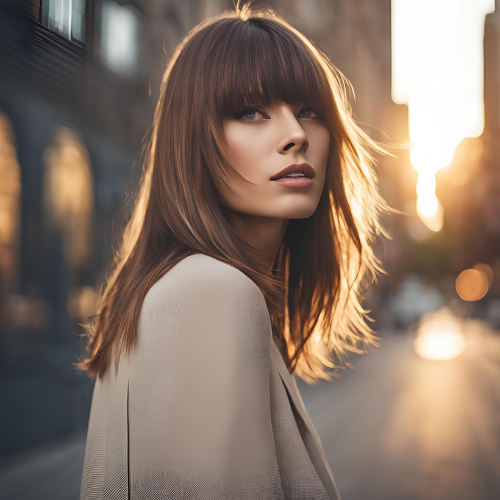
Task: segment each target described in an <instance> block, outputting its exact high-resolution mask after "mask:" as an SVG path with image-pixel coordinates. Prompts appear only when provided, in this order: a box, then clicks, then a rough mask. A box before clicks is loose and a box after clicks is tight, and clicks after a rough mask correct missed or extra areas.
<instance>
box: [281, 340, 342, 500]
mask: <svg viewBox="0 0 500 500" xmlns="http://www.w3.org/2000/svg"><path fill="white" fill-rule="evenodd" d="M276 342H281V341H280V339H279V337H278V336H277V334H276V333H275V332H274V331H273V342H271V354H272V357H273V359H274V362H275V364H276V367H277V368H278V371H279V374H280V376H281V379H282V380H283V383H284V385H285V387H286V389H287V391H288V394H289V395H290V398H291V400H292V402H293V404H294V405H295V408H296V409H297V412H298V413H299V415H300V416H301V417H302V420H303V422H304V424H305V426H306V432H305V434H304V436H303V439H304V444H305V446H306V448H307V452H308V453H309V456H310V458H311V461H312V463H313V465H314V467H315V468H316V471H317V472H318V475H319V477H320V479H321V481H322V482H323V484H324V486H325V489H326V490H327V492H328V495H329V496H330V499H331V500H339V499H340V496H339V494H338V491H337V487H336V485H335V481H334V479H333V476H332V473H331V470H330V467H329V465H328V461H327V459H326V456H325V452H324V451H323V447H322V446H321V441H320V439H319V436H318V433H317V432H316V429H315V427H314V425H313V423H312V421H311V419H310V417H309V415H308V413H307V411H306V408H305V406H304V403H303V401H302V398H301V396H300V393H299V390H298V387H297V384H296V382H295V380H294V379H293V378H292V376H291V375H290V372H289V371H288V368H287V367H286V365H285V361H284V360H283V357H282V355H281V353H280V351H279V349H278V347H277V345H276Z"/></svg>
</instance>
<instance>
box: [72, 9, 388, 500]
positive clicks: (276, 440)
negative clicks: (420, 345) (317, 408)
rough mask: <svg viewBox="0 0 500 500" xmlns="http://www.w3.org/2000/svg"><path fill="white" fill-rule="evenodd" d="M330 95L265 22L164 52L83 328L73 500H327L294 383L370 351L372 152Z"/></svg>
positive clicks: (320, 68)
mask: <svg viewBox="0 0 500 500" xmlns="http://www.w3.org/2000/svg"><path fill="white" fill-rule="evenodd" d="M344 83H345V82H344V81H343V80H342V77H341V75H340V73H339V72H338V71H336V70H335V68H334V67H333V65H332V64H331V63H330V62H329V61H328V59H327V57H326V56H325V55H324V54H323V53H322V52H321V51H319V50H318V49H317V48H315V46H314V45H313V44H312V43H311V42H310V41H309V40H308V39H307V38H306V37H305V36H304V35H302V34H301V33H299V32H298V31H297V30H295V29H294V28H292V27H291V26H290V25H289V24H287V23H286V22H285V21H284V20H283V19H282V18H280V17H278V16H277V15H276V14H275V13H274V12H273V11H271V10H252V9H251V8H250V7H248V6H244V7H241V8H240V7H239V6H237V7H236V10H235V11H227V12H225V13H223V14H221V15H219V16H216V17H214V18H212V19H208V20H206V21H204V22H202V23H201V24H200V25H198V26H196V27H195V28H194V29H193V30H192V31H191V32H190V33H189V34H188V35H187V37H186V38H185V39H184V40H183V41H182V42H181V44H180V45H179V46H178V47H177V49H176V51H175V53H174V54H173V57H172V58H171V61H170V63H169V65H168V67H167V69H166V71H165V75H164V78H163V82H162V88H161V95H160V98H159V101H158V105H157V108H156V112H155V118H154V125H153V127H152V129H151V137H150V141H149V142H148V143H147V144H148V147H147V148H146V150H145V153H146V155H145V162H144V172H143V175H142V178H141V182H140V185H139V187H138V192H137V196H136V197H135V198H134V204H135V205H134V210H133V213H132V216H131V218H130V220H129V222H128V224H127V226H126V228H125V231H124V236H123V241H122V243H121V249H120V251H119V252H118V253H117V254H116V256H115V259H114V261H113V263H112V265H111V267H110V269H109V271H108V273H107V274H106V277H105V279H104V280H103V281H102V282H101V285H100V296H101V301H100V306H99V310H98V314H97V315H96V317H95V318H94V321H93V322H92V323H91V324H90V325H87V328H88V332H87V333H88V335H89V339H88V350H89V352H90V356H89V357H88V359H86V360H84V361H83V362H81V363H80V364H79V367H80V368H81V369H84V370H86V371H87V372H88V373H89V374H90V375H92V376H96V385H95V389H94V394H93V401H92V409H91V414H90V422H89V431H88V438H87V449H86V456H85V465H84V471H83V481H82V489H81V498H82V499H102V498H134V499H159V498H190V499H191V498H197V499H198V498H210V499H243V498H259V499H275V498H276V499H278V498H279V499H302V500H304V499H338V498H339V495H338V492H337V489H336V487H335V483H334V480H333V477H332V473H331V471H330V468H329V466H328V463H327V460H326V458H325V455H324V452H323V449H322V446H321V443H320V441H319V438H318V435H317V433H316V431H315V429H314V426H313V424H312V422H311V420H310V418H309V416H308V415H307V412H306V410H305V408H304V406H303V403H302V400H301V398H300V394H299V392H298V389H297V386H296V384H295V380H294V379H293V378H292V375H293V374H297V375H298V376H300V377H301V378H303V379H304V380H306V381H308V382H313V381H314V380H317V379H319V378H325V379H331V377H330V374H328V373H327V372H326V370H325V368H327V367H329V368H333V369H335V370H337V369H338V368H343V367H344V366H343V365H344V364H345V358H347V353H348V352H349V351H351V352H363V348H364V347H366V346H367V345H369V344H374V345H376V337H375V336H374V334H373V332H372V330H371V329H370V328H369V327H368V326H367V325H366V324H365V322H364V316H365V314H366V313H367V312H368V311H365V310H363V309H362V307H361V305H360V298H361V291H362V289H361V285H362V283H363V282H364V280H365V279H366V278H367V277H370V276H371V278H372V279H373V278H374V277H375V275H376V271H381V269H380V267H379V262H378V261H377V259H376V257H375V256H374V253H373V251H372V244H373V240H374V237H375V236H376V234H380V233H381V232H383V231H382V229H381V228H380V226H379V223H378V216H379V214H380V212H381V211H383V210H388V209H389V207H388V206H387V205H386V204H385V203H384V201H383V200H382V198H381V197H380V195H379V194H378V191H377V188H376V177H375V174H374V171H373V158H372V155H373V153H374V152H381V153H383V152H384V150H383V149H382V147H380V146H379V145H378V144H376V143H375V142H373V141H372V140H371V139H370V138H369V137H368V136H367V135H365V133H364V132H363V131H362V130H361V129H360V128H359V127H358V126H357V125H356V124H355V122H354V121H353V119H352V118H351V116H350V113H349V109H348V104H347V99H346V96H345V95H344V93H343V91H342V89H343V85H344ZM332 354H333V357H334V359H333V358H332V357H331V356H332Z"/></svg>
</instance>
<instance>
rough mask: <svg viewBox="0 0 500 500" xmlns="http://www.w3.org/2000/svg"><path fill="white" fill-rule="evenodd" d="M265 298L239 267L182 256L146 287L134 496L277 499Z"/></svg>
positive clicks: (132, 434)
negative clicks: (183, 257) (148, 290)
mask: <svg viewBox="0 0 500 500" xmlns="http://www.w3.org/2000/svg"><path fill="white" fill-rule="evenodd" d="M270 342H271V329H270V323H269V316H268V313H267V308H266V304H265V300H264V297H263V295H262V293H261V292H260V290H259V289H258V287H257V286H256V285H255V283H253V282H252V281H251V280H250V279H249V278H248V277H247V276H245V275H244V274H243V273H241V272H240V271H238V270H237V269H235V268H233V267H231V266H228V265H226V264H224V263H221V262H219V261H217V260H215V259H212V258H210V257H207V256H202V255H194V256H191V257H188V258H186V259H184V261H182V262H181V263H179V264H178V265H177V266H176V267H174V268H173V269H172V270H171V271H170V272H169V273H168V274H167V275H166V276H165V277H164V278H162V279H161V280H160V281H159V282H158V283H156V284H155V285H154V286H153V287H152V289H151V290H150V292H148V294H147V296H146V298H145V300H144V303H143V307H142V309H141V315H140V318H139V324H138V344H137V349H136V352H135V354H134V355H133V356H132V357H131V359H130V368H129V386H130V393H129V441H130V452H129V465H130V482H131V485H130V488H131V490H130V491H131V498H137V499H142V498H144V499H146V498H148V499H155V498H165V499H167V498H189V499H198V498H200V499H201V498H207V499H208V498H210V499H215V500H216V499H230V498H231V499H243V498H255V499H259V498H262V499H264V498H265V499H271V498H273V499H274V498H284V496H283V491H282V488H281V483H280V477H279V470H278V465H277V459H276V453H275V448H274V439H273V430H272V422H271V409H270Z"/></svg>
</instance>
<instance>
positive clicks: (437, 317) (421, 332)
mask: <svg viewBox="0 0 500 500" xmlns="http://www.w3.org/2000/svg"><path fill="white" fill-rule="evenodd" d="M414 347H415V351H416V352H417V354H418V355H419V356H420V357H421V358H424V359H429V360H440V361H446V360H450V359H454V358H456V357H458V356H460V354H462V352H463V350H464V349H465V337H464V335H463V333H462V328H461V323H460V320H459V319H458V318H456V317H455V316H454V315H453V314H451V313H450V312H449V311H448V310H447V309H446V308H443V309H441V310H440V311H438V312H437V313H434V314H431V315H428V316H425V317H424V318H422V320H421V322H420V326H419V329H418V332H417V338H416V339H415V343H414Z"/></svg>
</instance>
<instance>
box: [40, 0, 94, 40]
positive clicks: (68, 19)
mask: <svg viewBox="0 0 500 500" xmlns="http://www.w3.org/2000/svg"><path fill="white" fill-rule="evenodd" d="M42 9H43V10H42V20H43V23H44V24H45V25H46V26H47V27H48V28H49V29H50V30H52V31H55V32H56V33H59V34H60V35H62V36H64V37H65V38H67V39H68V40H71V41H72V42H80V43H85V0H45V1H44V2H43V4H42Z"/></svg>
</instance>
